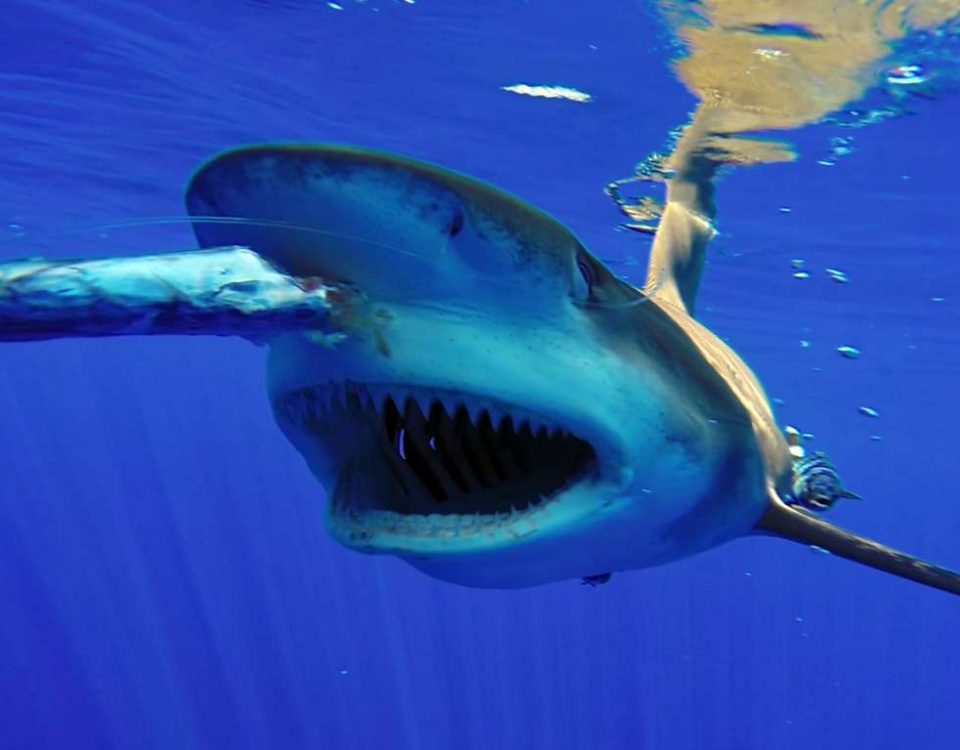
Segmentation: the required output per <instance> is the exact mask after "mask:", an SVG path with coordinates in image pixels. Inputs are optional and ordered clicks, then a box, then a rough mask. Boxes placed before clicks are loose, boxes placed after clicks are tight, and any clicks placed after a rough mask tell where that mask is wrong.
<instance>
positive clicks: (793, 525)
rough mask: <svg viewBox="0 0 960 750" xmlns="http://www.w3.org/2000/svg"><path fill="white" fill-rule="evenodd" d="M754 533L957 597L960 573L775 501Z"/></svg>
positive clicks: (780, 501) (776, 499)
mask: <svg viewBox="0 0 960 750" xmlns="http://www.w3.org/2000/svg"><path fill="white" fill-rule="evenodd" d="M755 529H756V531H757V533H760V534H771V535H773V536H779V537H782V538H784V539H789V540H790V541H793V542H798V543H799V544H807V545H810V546H815V547H819V548H820V549H823V550H825V551H827V552H830V553H831V554H834V555H837V556H838V557H845V558H846V559H848V560H853V561H854V562H858V563H861V564H862V565H869V566H870V567H871V568H876V569H877V570H883V571H885V572H887V573H893V574H894V575H897V576H900V577H901V578H907V579H909V580H911V581H916V582H917V583H922V584H925V585H927V586H932V587H933V588H937V589H940V590H941V591H947V592H949V593H951V594H958V595H960V573H957V572H954V571H952V570H947V569H946V568H941V567H939V566H937V565H933V564H931V563H928V562H925V561H923V560H919V559H917V558H916V557H913V556H911V555H907V554H904V553H903V552H898V551H897V550H894V549H890V548H889V547H885V546H884V545H882V544H879V543H877V542H875V541H873V540H872V539H866V538H864V537H861V536H857V535H856V534H853V533H851V532H849V531H845V530H844V529H840V528H837V527H836V526H834V525H832V524H830V523H827V522H826V521H823V520H821V519H819V518H817V517H816V516H814V515H811V514H810V513H807V512H806V511H802V510H797V509H794V508H791V507H789V506H788V505H786V504H785V503H784V502H783V501H782V500H780V498H778V497H773V498H771V502H770V505H769V506H768V507H767V510H766V512H765V513H764V515H763V517H762V518H761V519H760V520H759V521H758V522H757V525H756V527H755Z"/></svg>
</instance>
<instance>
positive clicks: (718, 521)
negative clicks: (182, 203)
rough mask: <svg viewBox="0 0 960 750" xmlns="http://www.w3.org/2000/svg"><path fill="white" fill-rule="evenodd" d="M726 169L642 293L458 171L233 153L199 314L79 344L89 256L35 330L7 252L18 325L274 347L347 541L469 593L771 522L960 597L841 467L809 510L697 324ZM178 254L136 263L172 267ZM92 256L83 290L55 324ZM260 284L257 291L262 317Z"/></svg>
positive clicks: (221, 162)
mask: <svg viewBox="0 0 960 750" xmlns="http://www.w3.org/2000/svg"><path fill="white" fill-rule="evenodd" d="M715 168H716V165H715V164H712V163H710V162H708V161H706V160H702V159H698V158H696V157H693V158H690V159H688V160H687V162H686V163H685V164H684V165H683V168H681V169H677V170H676V171H675V173H674V175H673V176H672V177H671V179H670V180H669V181H668V186H667V202H666V207H665V211H664V213H663V216H662V218H661V221H660V224H659V226H658V228H657V231H656V235H655V238H654V245H653V248H652V250H651V257H650V266H649V273H648V280H647V284H646V286H645V288H644V289H642V290H641V289H637V288H635V287H633V286H631V285H629V284H627V283H626V282H624V281H622V280H620V279H618V278H617V277H615V276H614V274H612V273H611V272H610V271H609V269H607V268H606V267H605V266H604V265H603V264H602V263H601V262H600V261H599V260H598V259H597V258H596V257H595V256H594V255H592V254H591V253H590V252H589V251H588V250H587V249H586V248H585V247H584V246H583V245H582V244H581V243H580V241H579V240H578V239H577V238H576V237H575V236H574V235H573V234H572V233H571V232H570V231H569V230H568V229H567V228H566V227H565V226H564V225H563V224H561V223H560V222H558V221H557V220H556V219H554V218H552V217H550V216H548V215H547V214H545V213H543V212H541V211H539V210H538V209H536V208H535V207H533V206H531V205H530V204H528V203H526V202H525V201H523V200H521V199H519V198H517V197H515V196H512V195H509V194H507V193H505V192H503V191H501V190H499V189H498V188H496V187H494V186H492V185H489V184H486V183H483V182H480V181H478V180H475V179H472V178H469V177H466V176H463V175H460V174H458V173H456V172H452V171H449V170H446V169H443V168H441V167H437V166H434V165H431V164H427V163H424V162H419V161H415V160H412V159H408V158H406V157H402V156H398V155H394V154H389V153H383V152H377V151H371V150H366V149H360V148H354V147H348V146H339V145H313V144H279V145H272V144H267V145H259V146H250V147H244V148H240V149H235V150H231V151H228V152H226V153H224V154H221V155H219V156H217V157H215V158H214V159H212V160H211V161H209V162H207V163H206V164H204V165H203V166H202V167H201V168H200V169H199V170H198V171H197V173H196V174H195V175H194V176H193V178H192V179H191V181H190V183H189V185H188V188H187V193H186V205H187V211H188V213H189V214H190V216H191V217H192V221H193V224H194V231H195V234H196V237H197V240H198V244H199V246H200V248H201V250H199V251H197V252H195V253H184V254H181V255H182V256H183V258H182V259H181V265H180V266H179V267H178V268H179V270H178V275H177V279H179V280H180V281H179V282H178V283H179V286H178V289H179V290H180V291H179V292H178V295H177V299H179V300H180V304H181V305H184V307H183V310H189V311H190V314H189V315H188V314H186V312H184V313H183V314H182V316H181V317H182V321H183V322H182V325H178V322H177V321H178V312H177V310H178V308H172V309H171V310H170V311H168V314H167V315H165V316H163V317H162V320H163V325H162V326H154V328H153V329H151V327H150V326H149V325H145V324H141V325H140V326H139V327H137V326H130V323H129V321H127V323H125V325H128V326H129V327H128V328H124V327H123V325H121V323H122V322H123V321H124V320H125V318H123V316H122V315H118V316H117V320H118V321H120V323H117V324H116V325H105V326H102V327H101V328H97V327H95V326H87V329H88V330H87V332H86V333H84V332H83V331H84V326H83V324H82V321H83V320H84V315H85V314H86V313H85V312H84V311H85V310H86V311H91V310H96V309H101V308H102V306H100V307H98V306H97V304H96V303H97V299H96V298H97V295H98V294H99V293H100V292H101V291H102V290H104V289H106V288H107V286H104V285H97V284H96V283H91V274H92V277H93V278H94V279H96V278H99V277H100V276H103V275H104V273H105V272H104V269H103V268H102V267H100V268H97V267H94V266H92V265H90V264H93V263H95V261H75V262H73V263H72V269H73V271H71V273H72V276H69V277H68V278H67V280H65V279H64V276H63V274H56V275H55V276H56V279H57V283H56V284H55V285H51V290H52V291H51V294H52V296H47V297H45V298H44V302H43V307H44V310H43V314H44V315H46V316H47V317H46V318H45V319H44V322H43V325H38V324H37V323H36V318H37V316H38V315H39V314H40V313H39V312H38V311H37V309H36V307H30V306H25V305H23V304H22V298H17V296H16V295H15V294H13V291H12V290H13V289H14V286H13V283H12V282H11V280H12V279H14V278H19V276H17V275H16V274H14V273H12V271H11V269H12V268H13V266H12V265H9V264H8V265H7V266H3V265H0V340H24V339H30V338H50V337H53V336H56V335H57V326H60V327H61V330H62V335H120V334H122V333H124V332H127V331H129V332H132V333H144V332H146V333H191V332H194V333H203V334H207V335H241V336H245V337H247V338H250V339H252V340H254V341H257V342H260V343H266V344H267V345H268V346H269V355H268V364H267V387H268V392H269V397H270V402H271V404H272V407H273V411H274V415H275V417H276V420H277V423H278V425H279V427H280V429H281V431H282V432H283V434H284V435H285V436H286V437H287V438H288V439H289V441H290V442H291V443H292V444H293V446H294V447H295V448H296V449H297V450H298V451H299V452H300V453H301V455H302V456H303V458H304V459H305V461H306V463H307V465H308V467H309V469H310V470H311V472H312V473H313V474H314V475H315V476H316V478H317V479H318V481H319V482H320V483H321V484H322V485H323V487H324V488H325V489H326V492H327V496H328V500H327V504H326V506H325V510H324V521H325V523H326V526H327V528H328V529H329V531H330V532H331V533H332V535H333V536H334V537H335V538H336V539H337V540H339V541H340V542H342V543H343V544H345V545H347V546H349V547H351V548H353V549H356V550H358V551H361V552H365V553H379V554H393V555H397V556H399V557H401V558H403V559H404V560H406V561H408V562H409V563H410V564H412V565H413V566H415V567H416V568H418V569H419V570H421V571H423V572H424V573H426V574H428V575H431V576H434V577H436V578H439V579H442V580H446V581H450V582H453V583H457V584H461V585H467V586H480V587H495V588H516V587H525V586H533V585H539V584H544V583H548V582H552V581H558V580H564V579H571V578H584V577H585V582H586V583H589V584H590V585H597V584H598V583H604V582H606V581H607V580H608V579H609V574H610V573H612V572H619V571H627V570H634V569H639V568H645V567H649V566H654V565H660V564H663V563H667V562H670V561H672V560H676V559H680V558H683V557H687V556H690V555H694V554H696V553H698V552H701V551H703V550H706V549H709V548H712V547H715V546H718V545H720V544H724V543H726V542H728V541H731V540H733V539H736V538H739V537H743V536H748V535H753V534H764V535H770V536H777V537H781V538H785V539H789V540H792V541H795V542H799V543H802V544H808V545H816V546H817V547H820V548H822V549H824V550H827V551H830V552H832V553H834V554H835V555H838V556H841V557H846V558H849V559H851V560H855V561H857V562H860V563H863V564H866V565H870V566H872V567H875V568H879V569H882V570H885V571H887V572H891V573H893V574H895V575H899V576H901V577H904V578H908V579H911V580H914V581H917V582H920V583H923V584H926V585H929V586H933V587H936V588H940V589H942V590H945V591H949V592H951V593H960V576H958V575H957V574H956V573H953V572H951V571H949V570H946V569H943V568H939V567H937V566H934V565H931V564H929V563H926V562H923V561H921V560H918V559H916V558H913V557H911V556H909V555H905V554H903V553H899V552H896V551H894V550H891V549H889V548H886V547H884V546H882V545H880V544H877V543H876V542H873V541H871V540H868V539H864V538H862V537H858V536H856V535H854V534H852V533H850V532H847V531H845V530H843V529H839V528H837V527H835V526H833V525H831V524H829V523H827V522H825V521H823V520H822V519H820V518H819V517H817V516H816V515H815V514H814V512H813V511H811V508H814V509H817V510H819V509H825V508H827V507H829V505H830V504H832V502H833V501H834V500H835V499H836V498H839V497H852V496H853V495H852V493H849V492H847V491H846V490H844V489H843V488H842V487H840V485H839V478H838V477H837V476H836V473H835V471H833V469H832V465H830V464H829V462H826V461H825V460H824V461H820V462H818V461H817V460H813V461H812V462H811V461H810V460H808V461H807V463H806V464H802V465H804V466H809V465H813V466H815V468H816V472H817V473H816V475H815V476H813V479H815V480H816V487H817V490H816V492H817V493H818V494H817V495H816V497H814V498H813V500H814V502H811V503H808V504H807V505H803V504H802V503H800V502H798V500H802V499H803V498H802V494H803V492H804V491H805V490H804V489H803V488H804V487H807V488H808V489H809V487H812V486H813V484H812V483H808V485H805V484H804V481H805V479H809V478H810V477H805V476H803V475H800V474H798V466H800V465H801V464H800V463H798V456H799V457H802V454H803V452H802V449H801V448H799V447H798V446H797V445H795V444H794V443H792V442H791V441H790V439H789V436H785V435H784V433H783V431H782V430H781V429H780V428H779V426H778V425H777V423H776V420H775V418H774V415H773V411H772V409H771V407H770V404H769V401H768V399H767V397H766V395H765V393H764V391H763V388H762V386H761V384H760V383H759V381H758V380H757V378H756V377H755V376H754V374H753V372H752V371H751V370H750V368H749V367H748V366H747V365H746V364H745V363H744V362H743V361H742V360H741V359H740V358H739V357H738V356H737V355H736V353H735V352H733V351H732V350H731V349H730V348H729V347H728V346H727V345H726V344H724V343H723V342H722V341H721V340H720V339H719V338H718V337H717V336H716V335H714V334H713V333H712V332H711V331H709V330H708V329H706V328H705V327H704V326H702V325H701V324H700V323H699V322H697V320H696V319H695V318H694V316H693V312H694V305H695V301H696V294H697V290H698V287H699V281H700V276H701V272H702V267H703V259H704V255H705V252H706V248H707V246H708V244H709V241H710V238H711V237H712V236H713V234H714V230H713V228H712V224H711V218H712V215H713V206H712V194H713V175H714V171H715ZM231 252H232V253H234V255H235V257H236V258H237V259H238V262H240V261H241V260H242V264H245V265H243V276H244V282H243V283H241V284H237V285H230V286H229V289H230V291H231V294H230V295H225V296H226V297H227V302H226V305H227V307H229V311H228V312H227V313H225V312H224V309H223V307H222V305H221V307H217V306H216V305H213V306H211V304H210V300H213V299H219V298H220V297H221V296H224V295H219V294H217V293H216V290H217V289H218V286H217V284H218V283H219V282H218V279H217V274H210V273H207V274H206V275H204V274H198V275H197V276H193V277H191V276H190V263H191V262H192V261H191V256H195V257H196V258H197V259H199V258H201V257H203V254H204V253H206V254H207V256H208V257H209V254H210V253H221V256H220V257H218V260H220V261H222V262H223V263H224V264H225V265H226V267H229V266H230V260H229V254H230V253H231ZM250 255H253V256H256V257H257V258H259V259H260V260H261V262H260V264H259V265H257V264H256V263H255V262H252V261H251V258H250ZM163 257H164V256H152V257H149V258H148V257H146V256H145V258H144V259H143V263H144V265H143V268H146V266H147V265H148V264H152V266H151V268H150V269H149V271H150V273H151V274H152V275H153V276H155V275H156V274H157V273H158V271H157V269H158V267H159V266H158V261H157V258H163ZM33 262H34V263H41V262H40V261H33ZM100 262H102V261H100ZM197 262H198V263H199V262H200V261H199V260H198V261H197ZM124 263H126V264H127V265H126V266H125V267H124V269H125V273H121V274H120V278H124V277H125V275H126V277H129V278H135V277H137V275H138V273H139V271H138V264H137V259H125V260H124ZM242 264H241V265H242ZM199 267H200V266H198V268H199ZM5 268H6V269H7V271H6V276H5V275H4V269H5ZM78 268H79V269H80V270H81V271H82V273H80V277H81V278H83V279H84V287H83V288H84V289H85V290H86V292H85V294H86V296H85V297H84V296H83V295H80V297H81V298H82V300H83V303H82V304H81V305H80V306H79V307H77V305H76V304H74V309H73V310H72V311H69V312H68V313H64V316H65V318H64V320H60V319H59V318H57V313H55V314H53V321H54V322H53V323H51V322H50V316H51V312H50V310H51V309H53V310H56V308H57V303H56V300H57V297H58V295H59V296H63V297H64V298H65V299H66V298H71V294H70V292H71V288H70V282H69V278H75V277H76V276H77V273H76V269H78ZM21 270H22V266H21ZM159 273H161V275H162V273H163V272H159ZM184 278H192V279H193V281H192V282H191V284H192V286H191V285H190V284H185V283H184V282H183V279H184ZM198 279H199V280H198ZM21 283H22V282H21ZM34 283H39V284H40V285H41V287H42V286H43V283H42V282H36V281H35V282H34ZM117 283H118V282H116V280H114V281H113V286H110V287H109V288H110V289H114V288H116V286H117ZM121 286H124V285H123V284H121ZM125 288H127V289H128V290H129V289H132V290H133V292H134V293H131V294H128V295H127V296H126V297H123V298H122V300H120V301H118V299H117V297H116V295H114V296H113V297H111V298H110V301H111V302H112V303H114V304H115V305H119V306H120V307H123V306H124V305H126V307H127V308H128V310H129V311H133V312H131V313H130V314H131V315H133V316H134V317H135V318H136V315H137V311H138V310H139V311H140V313H141V315H140V318H137V319H138V320H157V317H156V315H154V316H153V317H150V310H151V309H154V308H155V307H156V304H157V299H156V293H154V294H153V297H151V296H150V294H139V292H140V290H141V286H138V285H137V284H134V283H130V284H126V286H125ZM143 288H145V287H143ZM184 289H186V291H185V292H184ZM244 290H249V291H250V293H251V294H253V292H254V291H255V290H260V295H259V305H257V306H254V307H255V309H256V312H255V314H251V317H250V323H249V330H245V324H244V315H246V314H248V312H249V311H248V310H246V309H245V308H244V302H243V298H244ZM263 290H280V291H279V292H276V299H277V300H281V299H282V300H283V301H284V305H286V308H285V310H286V312H285V313H284V314H278V315H276V316H274V317H273V318H270V317H269V315H268V312H269V310H270V308H271V300H272V299H273V298H271V296H270V294H266V293H264V292H263ZM318 290H319V292H318ZM33 291H34V292H36V289H34V290H33ZM311 295H312V296H311ZM72 298H73V299H74V303H75V302H76V298H77V295H76V294H74V295H73V296H72ZM184 298H186V299H187V300H195V301H196V302H189V301H188V302H187V303H184V301H183V300H184ZM307 298H309V299H307ZM18 301H19V303H20V304H19V306H17V304H16V303H17V302H18ZM218 304H219V303H218ZM84 305H86V307H84ZM151 305H153V308H151ZM65 306H66V305H65ZM211 310H212V312H209V311H211ZM198 311H199V312H198ZM291 311H293V312H291ZM257 316H259V317H257ZM198 319H200V320H202V324H200V323H198V322H197V320H198ZM78 320H79V321H81V322H80V323H78V322H77V321H78ZM31 325H32V326H33V328H31ZM78 331H79V332H78ZM105 331H106V332H105ZM38 332H39V333H38ZM35 334H36V335H35ZM39 334H42V335H39ZM817 455H819V454H817ZM814 459H816V457H814ZM798 488H799V489H798ZM824 493H826V494H824Z"/></svg>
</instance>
